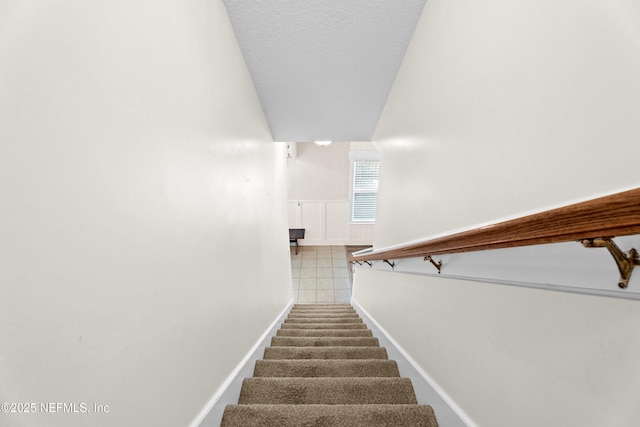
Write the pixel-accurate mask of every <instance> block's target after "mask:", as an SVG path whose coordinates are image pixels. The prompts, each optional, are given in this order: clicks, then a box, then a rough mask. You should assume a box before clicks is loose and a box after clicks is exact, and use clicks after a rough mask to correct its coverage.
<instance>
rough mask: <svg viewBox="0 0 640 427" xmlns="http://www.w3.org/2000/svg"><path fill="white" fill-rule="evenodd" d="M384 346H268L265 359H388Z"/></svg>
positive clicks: (265, 350)
mask: <svg viewBox="0 0 640 427" xmlns="http://www.w3.org/2000/svg"><path fill="white" fill-rule="evenodd" d="M387 358H388V357H387V349H386V348H384V347H347V346H332V347H267V348H265V349H264V359H387Z"/></svg>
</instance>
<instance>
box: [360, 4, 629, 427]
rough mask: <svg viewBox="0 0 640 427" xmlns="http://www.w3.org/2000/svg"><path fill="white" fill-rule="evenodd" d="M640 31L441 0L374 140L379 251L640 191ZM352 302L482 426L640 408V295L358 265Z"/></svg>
mask: <svg viewBox="0 0 640 427" xmlns="http://www.w3.org/2000/svg"><path fill="white" fill-rule="evenodd" d="M639 21H640V8H639V7H638V5H637V4H636V3H635V2H632V1H616V2H601V1H587V2H577V1H568V2H563V3H562V4H560V3H556V2H550V1H543V2H536V3H526V4H524V3H517V4H516V3H513V4H512V3H505V2H498V1H491V2H489V3H487V2H483V3H482V4H480V3H477V2H471V1H463V2H446V1H440V0H432V1H429V2H427V4H426V6H425V9H424V11H423V15H422V18H421V21H420V22H419V23H418V26H417V28H416V32H415V34H414V38H413V40H412V43H411V44H410V46H409V48H408V50H407V53H406V55H405V59H404V62H403V65H402V66H401V68H400V71H399V73H398V76H397V79H396V81H395V84H394V87H393V89H392V91H391V94H390V96H389V101H388V103H387V105H386V108H385V110H384V112H383V114H382V117H381V120H380V123H379V125H378V128H377V130H376V134H375V137H374V140H375V142H376V144H377V146H378V147H379V148H380V150H381V155H382V166H381V179H380V195H379V205H378V218H377V224H376V230H375V243H374V246H375V247H377V248H380V247H385V246H389V245H393V244H397V243H401V242H404V241H407V240H413V239H419V238H425V237H429V236H434V235H438V234H441V233H446V232H448V231H452V230H458V229H464V228H468V227H472V226H475V225H477V224H483V223H485V222H492V221H495V220H500V219H503V218H508V217H511V216H514V215H517V214H520V213H526V212H531V211H538V210H543V209H547V208H550V207H554V206H558V205H563V204H568V203H571V202H573V201H577V200H582V199H585V198H591V197H595V196H597V195H600V194H606V193H611V192H617V191H621V190H624V189H626V188H630V187H635V186H638V184H640V179H639V178H638V174H637V159H638V158H639V157H640V145H638V144H637V139H638V135H640V122H639V121H638V120H637V117H639V115H640V77H638V76H640V55H639V53H640V32H639V31H638V26H637V22H639ZM495 263H496V264H499V259H496V260H495ZM354 299H355V300H356V301H357V302H358V303H359V304H360V305H361V306H362V307H363V308H364V309H365V310H367V312H369V313H370V314H371V315H372V316H373V317H374V318H375V319H376V320H377V321H378V322H380V324H381V326H382V327H384V328H385V329H386V330H387V331H389V332H391V334H392V336H393V338H394V339H396V341H398V342H399V344H400V345H401V346H402V347H404V348H405V349H407V350H408V352H409V353H410V355H411V356H412V357H413V358H414V360H416V361H417V362H418V363H419V364H420V365H421V367H422V368H423V369H424V370H425V371H426V372H427V373H428V374H429V375H430V376H431V377H432V378H434V379H436V380H437V382H438V384H439V385H440V386H441V387H442V388H443V389H444V390H445V391H446V392H447V393H448V394H449V396H450V397H451V398H452V399H453V400H454V401H455V402H456V403H457V404H458V406H459V407H460V408H462V410H463V411H464V412H466V413H467V415H468V416H469V417H470V418H471V419H472V420H473V421H474V422H475V423H477V425H479V426H486V427H502V426H504V427H507V426H514V425H518V426H536V425H549V426H565V425H581V426H594V427H595V426H601V425H616V426H631V425H634V424H635V423H636V420H637V417H638V416H639V415H640V412H639V410H638V408H637V405H635V404H634V403H633V401H632V399H631V398H630V397H629V396H630V395H633V394H637V392H638V391H639V387H640V386H638V384H640V381H638V377H637V374H636V371H637V369H635V366H634V363H633V362H632V361H633V360H638V357H639V356H640V342H639V338H638V334H635V333H633V331H631V330H627V329H625V328H626V327H625V325H633V324H635V323H636V322H637V321H638V317H637V316H638V315H637V313H638V312H639V311H640V305H639V304H638V302H636V301H618V300H612V299H608V298H605V297H596V296H585V295H572V294H564V293H560V292H550V291H542V290H532V289H524V288H513V287H508V286H503V285H492V284H486V283H476V282H472V281H457V280H452V279H449V280H447V279H443V278H438V277H435V278H434V277H420V276H408V275H401V274H394V275H392V273H386V272H381V271H368V272H365V273H364V274H363V273H361V271H360V270H358V272H357V273H356V281H355V287H354Z"/></svg>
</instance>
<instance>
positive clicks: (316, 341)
mask: <svg viewBox="0 0 640 427" xmlns="http://www.w3.org/2000/svg"><path fill="white" fill-rule="evenodd" d="M377 345H379V343H378V338H370V337H273V338H271V347H336V346H349V347H374V346H377Z"/></svg>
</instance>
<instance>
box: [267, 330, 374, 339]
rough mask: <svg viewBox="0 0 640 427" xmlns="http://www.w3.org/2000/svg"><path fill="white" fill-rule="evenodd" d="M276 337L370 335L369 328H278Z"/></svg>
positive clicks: (371, 334)
mask: <svg viewBox="0 0 640 427" xmlns="http://www.w3.org/2000/svg"><path fill="white" fill-rule="evenodd" d="M276 336H277V337H372V336H373V333H372V332H371V330H370V329H279V330H278V332H276Z"/></svg>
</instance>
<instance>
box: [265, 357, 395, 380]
mask: <svg viewBox="0 0 640 427" xmlns="http://www.w3.org/2000/svg"><path fill="white" fill-rule="evenodd" d="M253 376H254V377H300V378H302V377H399V376H400V372H399V371H398V364H397V363H396V361H395V360H367V359H365V360H358V359H355V360H258V361H257V362H256V366H255V369H254V371H253Z"/></svg>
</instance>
